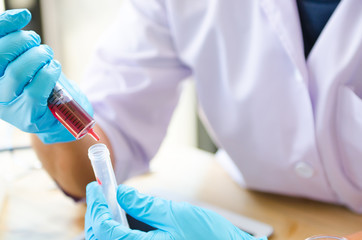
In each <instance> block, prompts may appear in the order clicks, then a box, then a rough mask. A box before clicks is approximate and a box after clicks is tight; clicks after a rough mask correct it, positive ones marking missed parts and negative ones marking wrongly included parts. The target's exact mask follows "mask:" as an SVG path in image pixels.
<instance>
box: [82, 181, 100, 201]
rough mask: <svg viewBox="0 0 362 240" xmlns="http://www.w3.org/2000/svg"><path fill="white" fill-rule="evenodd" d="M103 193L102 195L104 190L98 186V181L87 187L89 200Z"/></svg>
mask: <svg viewBox="0 0 362 240" xmlns="http://www.w3.org/2000/svg"><path fill="white" fill-rule="evenodd" d="M101 193H102V189H101V188H100V186H99V185H98V183H97V182H96V181H93V182H90V183H88V185H87V187H86V194H87V199H88V197H92V196H94V195H98V194H101Z"/></svg>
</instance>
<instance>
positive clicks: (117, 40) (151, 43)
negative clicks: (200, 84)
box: [82, 0, 191, 183]
mask: <svg viewBox="0 0 362 240" xmlns="http://www.w3.org/2000/svg"><path fill="white" fill-rule="evenodd" d="M166 12H167V11H166V10H165V6H164V4H163V3H162V1H161V0H147V1H143V0H131V1H129V0H125V1H124V3H123V6H122V8H121V10H120V13H119V17H118V18H117V20H116V21H115V23H114V24H113V25H112V26H111V27H110V28H109V29H108V31H106V33H105V34H104V36H103V38H102V39H101V41H100V44H99V45H98V48H97V50H96V53H95V56H94V58H93V60H92V62H91V65H90V67H89V70H88V71H87V73H86V77H85V79H84V81H83V82H82V88H83V90H84V91H85V93H86V95H87V96H88V98H89V100H90V101H91V103H92V105H93V108H94V113H95V116H94V118H95V120H96V122H97V123H98V124H99V125H100V126H101V128H102V129H103V131H104V132H105V133H106V135H107V136H108V138H109V139H110V141H111V145H112V149H113V152H114V158H115V159H114V160H115V166H114V168H115V172H116V178H117V181H118V183H120V182H122V181H124V180H125V179H127V178H129V177H131V176H134V175H137V174H140V173H143V172H145V171H147V170H148V166H149V161H150V159H151V158H152V157H153V156H154V155H155V154H156V152H157V150H158V148H159V146H160V144H161V142H162V140H163V138H164V136H165V134H166V131H167V127H168V124H169V121H170V118H171V116H172V113H173V110H174V108H175V106H176V104H177V102H178V99H179V88H180V83H181V82H182V81H181V80H183V79H185V78H187V77H188V76H189V75H190V72H191V71H190V69H189V68H188V67H186V66H185V65H184V64H183V63H182V62H181V61H180V60H179V58H178V56H177V50H176V49H175V48H174V45H173V40H172V36H171V31H170V27H169V25H168V22H167V13H166Z"/></svg>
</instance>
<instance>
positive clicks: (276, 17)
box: [259, 0, 308, 79]
mask: <svg viewBox="0 0 362 240" xmlns="http://www.w3.org/2000/svg"><path fill="white" fill-rule="evenodd" d="M259 2H260V6H261V8H262V9H263V10H264V12H265V15H266V17H267V19H268V20H269V22H270V23H271V25H272V27H273V28H274V30H275V31H276V33H277V34H278V36H279V38H280V40H281V42H282V44H283V46H284V48H285V50H286V51H287V53H288V55H289V56H290V58H291V60H292V61H293V63H294V64H295V66H296V67H297V69H298V70H299V72H300V74H301V75H302V77H303V79H308V73H307V67H306V60H305V56H304V44H303V37H302V29H301V25H300V20H299V13H298V7H297V3H296V1H295V0H259Z"/></svg>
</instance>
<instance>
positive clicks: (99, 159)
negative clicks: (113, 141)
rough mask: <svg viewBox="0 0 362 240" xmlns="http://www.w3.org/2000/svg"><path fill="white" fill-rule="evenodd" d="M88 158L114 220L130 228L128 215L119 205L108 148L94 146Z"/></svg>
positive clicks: (102, 145)
mask: <svg viewBox="0 0 362 240" xmlns="http://www.w3.org/2000/svg"><path fill="white" fill-rule="evenodd" d="M88 156H89V159H90V161H91V163H92V167H93V171H94V175H95V176H96V180H97V182H98V184H99V185H100V186H101V188H102V191H103V194H104V197H105V199H106V201H107V204H108V208H109V210H110V211H111V213H112V216H113V219H114V220H116V221H117V222H119V223H121V224H122V225H124V226H126V227H129V225H128V222H127V218H126V214H125V212H124V210H123V209H122V208H121V207H120V206H119V204H118V203H117V182H116V177H115V176H114V171H113V168H112V163H111V158H110V154H109V150H108V148H107V146H106V145H104V144H102V143H98V144H94V145H93V146H91V147H90V148H89V149H88Z"/></svg>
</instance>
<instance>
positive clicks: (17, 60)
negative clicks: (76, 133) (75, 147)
mask: <svg viewBox="0 0 362 240" xmlns="http://www.w3.org/2000/svg"><path fill="white" fill-rule="evenodd" d="M30 19H31V14H30V12H29V11H28V10H26V9H18V10H8V11H5V12H4V13H2V14H1V15H0V118H1V119H2V120H4V121H6V122H8V123H10V124H12V125H14V126H15V127H17V128H19V129H20V130H22V131H25V132H29V133H36V134H37V135H38V136H39V138H40V139H41V140H42V141H43V142H44V143H56V142H68V141H72V140H75V138H74V137H73V136H72V135H71V134H70V133H69V132H68V130H66V128H65V127H64V126H63V125H61V123H60V122H59V121H58V120H57V119H56V118H55V117H54V116H53V115H52V113H51V112H50V110H49V109H48V106H47V100H48V98H49V95H50V94H51V92H52V89H53V88H54V86H55V83H56V82H57V81H58V80H59V81H61V82H62V83H63V85H66V87H67V90H68V92H69V93H70V94H71V95H72V96H73V97H74V99H75V100H76V101H78V103H79V104H80V105H81V106H83V107H85V110H86V111H88V112H90V113H92V110H91V105H90V104H89V102H88V100H87V98H86V97H85V96H84V95H83V94H81V93H80V91H79V90H78V88H77V87H76V86H75V85H74V84H72V83H70V82H69V81H68V80H67V79H66V78H65V76H64V75H63V74H61V66H60V64H59V63H58V62H57V61H56V60H54V59H53V51H52V50H51V49H50V47H48V46H46V45H41V44H40V42H41V40H40V37H39V35H37V34H36V33H35V32H33V31H23V30H20V29H21V28H23V27H24V26H26V25H27V24H28V23H29V21H30Z"/></svg>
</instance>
